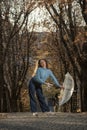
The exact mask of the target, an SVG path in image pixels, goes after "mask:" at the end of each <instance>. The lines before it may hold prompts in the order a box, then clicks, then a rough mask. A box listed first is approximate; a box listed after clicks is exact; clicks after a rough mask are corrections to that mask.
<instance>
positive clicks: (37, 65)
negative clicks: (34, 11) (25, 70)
mask: <svg viewBox="0 0 87 130" xmlns="http://www.w3.org/2000/svg"><path fill="white" fill-rule="evenodd" d="M41 60H44V61H45V62H46V68H48V62H47V60H46V59H40V60H38V61H37V62H36V65H35V69H34V72H33V74H32V77H33V76H35V74H36V71H37V69H38V68H39V67H42V66H41V64H40V61H41Z"/></svg>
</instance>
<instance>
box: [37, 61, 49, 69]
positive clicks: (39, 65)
mask: <svg viewBox="0 0 87 130" xmlns="http://www.w3.org/2000/svg"><path fill="white" fill-rule="evenodd" d="M41 60H44V61H45V62H46V68H48V62H47V60H46V59H40V60H39V61H38V68H39V67H42V66H41V64H40V61H41Z"/></svg>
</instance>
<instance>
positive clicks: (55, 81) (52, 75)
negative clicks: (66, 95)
mask: <svg viewBox="0 0 87 130" xmlns="http://www.w3.org/2000/svg"><path fill="white" fill-rule="evenodd" d="M50 77H51V79H52V80H53V82H54V84H55V85H56V86H58V87H61V85H60V84H59V82H58V80H57V79H56V77H55V76H54V74H53V73H52V71H51V70H50Z"/></svg>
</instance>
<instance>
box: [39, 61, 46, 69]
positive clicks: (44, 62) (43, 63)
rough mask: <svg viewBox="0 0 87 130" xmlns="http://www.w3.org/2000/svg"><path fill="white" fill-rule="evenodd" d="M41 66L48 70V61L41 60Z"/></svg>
mask: <svg viewBox="0 0 87 130" xmlns="http://www.w3.org/2000/svg"><path fill="white" fill-rule="evenodd" d="M40 65H41V67H43V68H46V61H45V60H40Z"/></svg>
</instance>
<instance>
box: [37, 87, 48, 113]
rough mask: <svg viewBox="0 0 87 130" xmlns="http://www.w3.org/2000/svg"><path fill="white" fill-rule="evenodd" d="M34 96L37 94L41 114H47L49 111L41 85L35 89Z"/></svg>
mask: <svg viewBox="0 0 87 130" xmlns="http://www.w3.org/2000/svg"><path fill="white" fill-rule="evenodd" d="M36 94H37V97H38V100H39V103H40V107H41V110H42V112H49V111H50V110H49V107H48V105H47V104H46V101H45V97H44V95H43V92H42V87H41V85H40V86H38V87H36Z"/></svg>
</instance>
